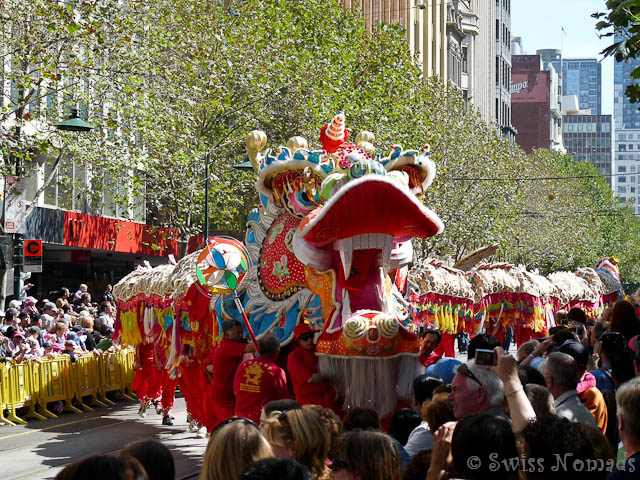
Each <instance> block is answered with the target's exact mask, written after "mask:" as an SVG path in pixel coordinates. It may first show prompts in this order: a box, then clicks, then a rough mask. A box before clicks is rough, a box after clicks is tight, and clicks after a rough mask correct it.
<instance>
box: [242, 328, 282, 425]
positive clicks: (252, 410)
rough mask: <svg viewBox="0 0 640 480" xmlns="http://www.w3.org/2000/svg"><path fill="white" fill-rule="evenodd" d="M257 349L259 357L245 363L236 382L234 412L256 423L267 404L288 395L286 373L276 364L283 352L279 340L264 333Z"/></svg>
mask: <svg viewBox="0 0 640 480" xmlns="http://www.w3.org/2000/svg"><path fill="white" fill-rule="evenodd" d="M258 349H259V351H260V356H259V357H258V358H255V359H250V360H245V361H244V362H242V363H241V364H240V366H239V367H238V369H237V371H236V375H235V377H234V381H233V391H234V392H235V394H236V404H235V407H234V414H235V415H236V416H237V417H246V418H249V419H251V420H252V421H253V422H255V423H258V422H259V421H260V411H261V410H262V407H263V406H264V405H265V404H266V403H268V402H270V401H272V400H279V399H281V398H289V389H288V388H287V376H286V374H285V372H284V370H283V369H282V368H280V367H278V366H277V365H276V364H275V361H276V359H277V358H278V355H279V354H280V342H279V341H278V339H277V338H276V337H274V336H273V335H265V336H263V337H262V338H261V339H260V340H258Z"/></svg>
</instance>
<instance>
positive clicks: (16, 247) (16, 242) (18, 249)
mask: <svg viewBox="0 0 640 480" xmlns="http://www.w3.org/2000/svg"><path fill="white" fill-rule="evenodd" d="M21 134H22V128H21V126H20V125H19V124H18V125H17V126H16V135H17V144H18V154H17V155H16V159H15V160H16V178H18V179H20V178H21V177H22V174H23V165H22V152H20V146H21V144H22V143H21V141H20V137H21ZM25 222H26V219H25ZM23 248H24V242H23V238H22V234H21V233H14V234H13V295H14V296H15V298H16V300H20V293H21V292H20V290H21V287H20V280H21V278H20V277H21V276H22V262H23V259H24V257H23V253H24V252H23Z"/></svg>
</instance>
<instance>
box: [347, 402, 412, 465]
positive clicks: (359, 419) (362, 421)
mask: <svg viewBox="0 0 640 480" xmlns="http://www.w3.org/2000/svg"><path fill="white" fill-rule="evenodd" d="M343 427H344V430H345V431H352V430H376V431H382V426H381V425H380V418H379V417H378V412H376V411H375V410H374V409H373V408H363V407H355V408H350V409H349V410H348V411H347V415H346V416H345V417H344V423H343ZM391 440H392V441H393V442H394V444H395V446H396V449H397V450H398V453H399V454H400V461H401V463H402V465H403V466H405V465H406V464H407V463H409V460H410V459H411V455H410V454H409V453H408V452H407V450H406V449H405V448H404V446H403V445H402V444H401V443H400V442H398V441H397V440H396V439H395V438H393V437H391Z"/></svg>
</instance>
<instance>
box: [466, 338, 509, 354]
mask: <svg viewBox="0 0 640 480" xmlns="http://www.w3.org/2000/svg"><path fill="white" fill-rule="evenodd" d="M499 346H501V342H500V340H498V339H497V338H496V337H494V336H493V335H489V334H488V333H482V334H480V335H476V336H475V337H473V338H472V339H471V341H470V342H469V348H468V350H467V359H469V360H473V359H474V358H475V357H476V350H477V349H478V348H481V349H484V350H493V349H494V348H496V347H499Z"/></svg>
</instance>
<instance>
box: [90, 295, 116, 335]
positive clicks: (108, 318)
mask: <svg viewBox="0 0 640 480" xmlns="http://www.w3.org/2000/svg"><path fill="white" fill-rule="evenodd" d="M87 315H90V314H89V313H87ZM114 323H115V309H114V308H113V306H112V305H111V304H110V303H109V302H102V303H101V304H100V307H99V309H98V317H97V318H96V320H95V322H94V324H95V328H96V330H98V331H99V332H101V333H102V332H104V331H105V330H106V329H107V328H113V325H114Z"/></svg>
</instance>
